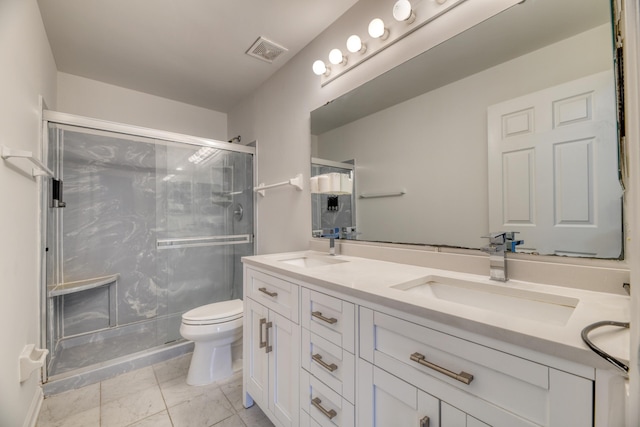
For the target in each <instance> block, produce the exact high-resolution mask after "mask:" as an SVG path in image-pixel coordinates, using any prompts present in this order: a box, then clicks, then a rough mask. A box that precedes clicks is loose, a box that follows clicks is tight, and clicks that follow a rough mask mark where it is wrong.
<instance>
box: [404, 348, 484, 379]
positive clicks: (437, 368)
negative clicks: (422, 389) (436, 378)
mask: <svg viewBox="0 0 640 427" xmlns="http://www.w3.org/2000/svg"><path fill="white" fill-rule="evenodd" d="M411 360H413V361H414V362H418V363H419V364H421V365H422V366H426V367H427V368H430V369H433V370H434V371H438V372H440V373H441V374H445V375H446V376H448V377H451V378H453V379H454V380H458V381H460V382H462V383H465V384H467V385H468V384H469V383H471V381H473V375H471V374H467V373H466V372H464V371H463V372H460V373H459V374H456V373H455V372H451V371H450V370H448V369H445V368H443V367H441V366H438V365H436V364H434V363H431V362H428V361H427V360H426V358H425V357H424V355H423V354H420V353H413V354H412V355H411Z"/></svg>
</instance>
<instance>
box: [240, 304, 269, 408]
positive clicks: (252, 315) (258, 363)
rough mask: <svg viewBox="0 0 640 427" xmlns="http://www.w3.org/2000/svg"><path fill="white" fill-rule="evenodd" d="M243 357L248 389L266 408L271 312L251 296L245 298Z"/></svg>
mask: <svg viewBox="0 0 640 427" xmlns="http://www.w3.org/2000/svg"><path fill="white" fill-rule="evenodd" d="M244 304H245V310H244V341H243V344H244V346H243V352H244V355H243V357H244V358H245V359H246V360H245V361H244V366H245V372H244V376H245V384H246V388H247V389H246V391H247V392H248V393H249V394H250V395H251V397H252V398H253V400H254V401H255V402H256V403H257V404H258V405H260V406H261V407H263V408H265V407H266V403H267V402H268V392H269V387H268V384H269V383H268V381H269V363H268V361H269V355H268V354H267V352H266V347H265V345H264V343H265V341H266V333H267V330H266V329H267V323H268V320H269V312H268V310H267V308H266V307H264V306H263V305H261V304H258V303H257V302H255V301H253V300H252V299H250V298H246V299H245V303H244Z"/></svg>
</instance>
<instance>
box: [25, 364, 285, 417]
mask: <svg viewBox="0 0 640 427" xmlns="http://www.w3.org/2000/svg"><path fill="white" fill-rule="evenodd" d="M190 361H191V354H187V355H185V356H181V357H178V358H175V359H171V360H168V361H166V362H162V363H159V364H157V365H153V366H149V367H146V368H142V369H139V370H137V371H132V372H128V373H126V374H122V375H120V376H117V377H115V378H111V379H108V380H105V381H102V382H101V383H98V384H92V385H89V386H86V387H82V388H80V389H77V390H72V391H69V392H66V393H61V394H57V395H54V396H50V397H48V398H46V399H45V400H44V402H43V404H42V409H41V410H40V417H39V418H38V423H37V427H52V426H55V427H63V426H64V427H76V426H78V427H92V426H99V427H116V426H118V427H119V426H123V427H124V426H131V427H134V426H135V427H147V426H148V427H210V426H215V427H273V424H272V423H271V422H270V421H269V419H268V418H267V417H266V415H264V413H263V412H262V411H261V410H260V408H258V406H257V405H253V406H252V407H251V408H249V409H245V408H244V407H243V406H242V374H241V373H240V372H238V373H236V374H235V375H234V376H232V377H231V378H229V379H226V380H222V381H219V382H216V383H214V384H211V385H208V386H200V387H192V386H188V385H187V383H186V381H185V379H186V376H187V370H188V369H189V362H190Z"/></svg>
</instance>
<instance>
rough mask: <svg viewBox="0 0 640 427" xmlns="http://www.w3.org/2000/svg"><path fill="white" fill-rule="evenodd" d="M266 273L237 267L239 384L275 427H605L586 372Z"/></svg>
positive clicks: (603, 409) (592, 375)
mask: <svg viewBox="0 0 640 427" xmlns="http://www.w3.org/2000/svg"><path fill="white" fill-rule="evenodd" d="M276 271H277V272H271V270H269V269H266V268H265V269H261V268H259V264H258V265H257V266H252V265H249V266H247V265H245V287H244V290H245V317H244V322H245V324H244V325H245V326H244V327H245V329H244V355H245V360H244V391H245V397H246V400H245V405H246V406H248V405H250V404H251V398H253V400H255V401H256V402H257V403H258V404H259V405H260V407H261V408H262V410H263V411H264V412H265V413H266V414H267V415H268V416H269V418H270V419H271V420H272V421H273V422H274V424H276V425H277V426H278V427H281V426H287V427H288V426H297V425H300V426H303V427H305V426H308V427H312V426H313V427H317V426H323V427H334V426H338V427H355V426H358V427H373V426H378V427H388V426H403V427H404V426H409V427H411V426H417V427H463V426H464V427H487V426H491V427H533V426H539V427H540V426H545V427H573V426H575V427H583V426H593V425H596V426H604V425H612V424H611V423H610V422H608V421H607V418H608V417H607V414H606V413H607V411H608V408H609V407H610V405H609V404H607V402H606V394H607V393H606V392H605V393H602V390H604V389H606V388H607V385H606V381H605V383H602V381H601V379H602V377H598V378H599V379H598V383H597V384H596V375H597V374H596V372H597V371H599V370H596V369H595V368H592V367H589V366H586V365H582V364H579V363H577V362H575V361H572V360H568V359H567V360H565V359H563V358H559V357H557V356H553V355H548V354H546V353H544V352H536V351H534V350H529V349H525V348H523V347H520V346H517V345H514V344H510V343H506V342H502V341H500V340H497V339H495V338H489V337H485V336H484V335H481V334H479V333H471V332H468V331H464V330H459V329H456V328H454V327H453V326H451V325H447V324H442V323H436V322H434V321H433V320H430V319H427V318H423V317H419V316H416V315H414V314H410V313H406V312H404V311H401V310H400V309H399V308H398V307H393V306H391V307H390V306H388V305H387V304H386V303H385V301H384V300H380V301H377V302H369V301H368V300H366V299H361V298H358V297H357V296H351V295H346V294H343V293H341V292H338V291H335V290H333V289H326V287H325V286H322V285H320V284H314V283H313V279H312V278H310V279H309V281H306V280H300V279H299V277H300V275H297V276H296V277H295V278H294V277H290V276H287V272H286V271H280V270H276ZM303 277H304V276H303ZM603 387H604V389H603ZM598 390H601V391H600V392H598ZM596 393H598V396H605V398H604V400H603V399H600V400H599V402H600V403H598V405H596V404H595V399H596ZM597 420H600V421H597Z"/></svg>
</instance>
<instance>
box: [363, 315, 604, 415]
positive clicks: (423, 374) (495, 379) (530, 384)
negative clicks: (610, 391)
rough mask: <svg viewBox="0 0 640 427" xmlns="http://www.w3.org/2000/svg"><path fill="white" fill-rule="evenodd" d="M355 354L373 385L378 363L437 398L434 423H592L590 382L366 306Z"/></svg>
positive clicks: (364, 408)
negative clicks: (371, 369)
mask: <svg viewBox="0 0 640 427" xmlns="http://www.w3.org/2000/svg"><path fill="white" fill-rule="evenodd" d="M360 357H361V358H362V359H364V360H366V361H367V362H369V363H371V364H372V365H373V366H374V383H373V389H376V387H379V385H378V384H379V383H380V382H379V381H378V382H376V380H375V374H376V372H378V371H376V370H375V369H377V368H380V370H382V371H385V372H388V373H389V374H392V375H393V376H395V377H397V378H398V379H399V380H402V381H404V382H406V383H408V384H410V385H412V386H414V387H416V388H417V389H418V390H422V391H424V392H427V393H428V394H430V395H432V396H434V397H435V398H436V399H437V400H439V401H440V417H441V420H440V424H435V425H440V426H443V427H444V426H447V427H449V426H468V425H469V424H470V423H471V425H483V423H484V424H487V425H490V426H496V427H497V426H504V427H518V426H522V427H525V426H527V427H531V426H557V427H570V426H591V425H593V381H592V380H590V379H587V378H582V377H580V376H577V375H573V374H570V373H567V372H563V371H559V370H557V369H553V368H551V367H548V366H545V365H543V364H540V363H536V362H533V361H531V360H527V359H524V358H521V357H517V356H514V355H511V354H508V353H504V352H501V351H498V350H495V349H492V348H489V347H486V346H483V345H480V344H477V343H474V342H471V341H467V340H464V339H460V338H458V337H455V336H452V335H448V334H445V333H442V332H439V331H436V330H434V329H430V328H427V327H424V326H422V325H418V324H415V323H412V322H409V321H406V320H404V319H401V318H398V317H394V316H391V315H389V314H386V313H381V312H378V311H374V310H371V309H368V308H364V307H361V308H360ZM359 369H365V368H362V367H360V368H359ZM363 381H364V380H363V378H362V375H361V376H360V382H359V385H360V386H361V387H360V388H359V393H360V394H361V399H362V398H364V396H365V395H364V394H363V393H364V391H363V390H362V389H363V388H364V384H363ZM374 394H375V393H374ZM361 403H362V402H361V401H359V402H358V410H359V413H360V414H362V412H361V411H365V412H366V411H367V407H366V405H363V404H361ZM374 403H377V402H375V400H374ZM375 410H376V409H374V411H375ZM407 413H408V414H410V413H411V411H407ZM419 415H421V416H422V414H419ZM425 415H428V414H425ZM360 419H361V420H362V419H363V418H362V415H361V418H360ZM432 425H433V424H432Z"/></svg>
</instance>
